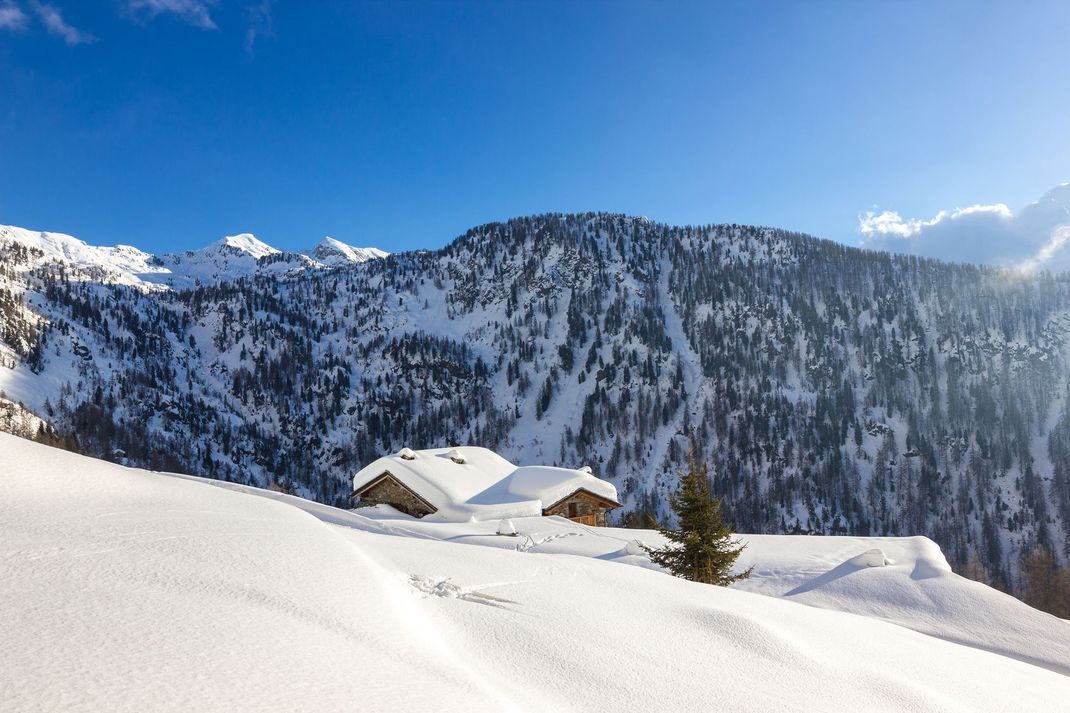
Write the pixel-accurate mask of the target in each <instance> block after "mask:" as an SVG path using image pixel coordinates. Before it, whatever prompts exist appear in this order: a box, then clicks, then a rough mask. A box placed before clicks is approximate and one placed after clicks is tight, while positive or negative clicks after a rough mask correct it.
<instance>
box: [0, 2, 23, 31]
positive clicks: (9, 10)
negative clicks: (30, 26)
mask: <svg viewBox="0 0 1070 713" xmlns="http://www.w3.org/2000/svg"><path fill="white" fill-rule="evenodd" d="M25 29H26V13H24V12H23V11H22V10H20V9H19V6H18V5H16V4H15V3H13V2H11V0H5V2H2V3H0V30H10V31H11V32H21V31H22V30H25Z"/></svg>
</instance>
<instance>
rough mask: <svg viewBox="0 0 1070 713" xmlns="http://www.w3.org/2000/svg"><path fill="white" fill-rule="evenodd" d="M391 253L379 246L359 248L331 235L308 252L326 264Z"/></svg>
mask: <svg viewBox="0 0 1070 713" xmlns="http://www.w3.org/2000/svg"><path fill="white" fill-rule="evenodd" d="M389 254H390V253H388V252H384V251H382V250H380V249H379V248H357V247H353V246H352V245H346V244H345V243H343V242H342V241H341V240H335V239H334V238H332V237H330V236H327V237H325V238H324V239H323V240H321V241H319V243H318V244H317V245H316V247H314V248H312V250H311V252H309V253H308V255H309V257H311V258H312V259H314V260H316V261H317V262H321V263H323V264H325V265H334V264H338V263H346V262H353V263H360V262H367V261H368V260H375V259H377V258H383V257H386V256H387V255H389Z"/></svg>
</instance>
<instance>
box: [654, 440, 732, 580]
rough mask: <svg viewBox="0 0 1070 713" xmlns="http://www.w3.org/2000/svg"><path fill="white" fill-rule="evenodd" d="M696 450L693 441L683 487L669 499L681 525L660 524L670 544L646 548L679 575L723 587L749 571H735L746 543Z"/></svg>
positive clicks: (682, 477) (658, 562)
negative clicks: (736, 534) (712, 488)
mask: <svg viewBox="0 0 1070 713" xmlns="http://www.w3.org/2000/svg"><path fill="white" fill-rule="evenodd" d="M695 451H696V448H695V447H694V445H692V447H691V449H690V451H689V452H688V456H687V472H686V473H682V474H681V475H680V487H679V488H677V490H676V492H674V493H673V495H672V497H671V498H670V501H669V502H670V503H671V504H672V508H673V510H674V511H675V512H676V516H677V518H678V519H679V523H680V529H678V530H672V529H669V528H667V527H664V526H659V527H658V531H659V532H660V533H661V534H662V535H664V536H665V538H666V539H668V540H669V544H668V545H666V546H665V547H661V548H657V549H655V548H647V552H648V553H649V554H650V561H651V562H653V563H654V564H657V565H660V566H662V567H664V568H665V569H667V570H669V572H671V573H672V574H674V575H676V576H677V577H682V578H684V579H690V580H691V581H692V582H702V583H703V584H716V585H719V586H722V587H724V586H727V585H729V584H731V583H732V582H737V581H739V580H741V579H745V578H746V577H748V576H749V575H750V569H747V570H745V571H743V572H739V573H736V574H733V573H732V565H734V564H735V562H736V560H737V559H738V558H739V555H740V553H741V552H742V551H743V548H744V547H746V545H743V544H740V542H739V541H738V540H734V539H733V538H732V528H731V526H730V525H729V524H728V523H726V522H725V520H724V513H723V512H722V510H721V500H720V499H719V498H715V497H713V495H712V493H711V492H710V479H709V474H708V472H707V469H706V464H705V463H703V462H701V461H700V460H699V459H698V458H697V456H696V455H695Z"/></svg>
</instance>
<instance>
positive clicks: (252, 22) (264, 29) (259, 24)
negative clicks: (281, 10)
mask: <svg viewBox="0 0 1070 713" xmlns="http://www.w3.org/2000/svg"><path fill="white" fill-rule="evenodd" d="M271 3H272V0H261V2H259V3H257V4H255V5H249V6H248V7H246V8H245V14H246V16H247V17H248V18H249V26H248V27H247V28H246V30H245V51H246V52H248V53H249V54H252V53H253V46H254V45H255V44H256V40H257V38H259V37H271V36H272V35H274V34H275V32H274V27H273V25H272V22H273V19H274V18H273V17H272V14H271Z"/></svg>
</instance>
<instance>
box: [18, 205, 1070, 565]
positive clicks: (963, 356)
mask: <svg viewBox="0 0 1070 713" xmlns="http://www.w3.org/2000/svg"><path fill="white" fill-rule="evenodd" d="M83 245H84V244H83ZM35 251H36V252H35ZM72 254H73V253H72ZM79 254H83V253H79ZM52 257H53V258H54V259H52V260H48V259H45V258H44V257H43V253H42V251H41V249H40V248H39V246H38V247H35V246H33V245H27V244H25V243H24V242H20V239H19V238H18V236H15V237H12V236H10V235H9V236H7V237H6V238H5V237H3V236H0V315H2V321H0V325H2V331H0V335H2V344H0V363H4V364H7V365H10V366H11V368H4V369H0V389H3V390H4V391H6V392H7V398H8V399H10V400H12V401H21V402H23V404H24V405H25V406H26V407H27V408H28V409H30V410H31V411H33V412H34V413H36V414H37V415H39V416H42V417H43V418H45V419H46V420H49V421H50V422H51V423H53V425H55V427H56V428H57V429H58V430H59V431H60V432H61V433H63V434H66V435H68V436H71V437H77V439H78V444H79V447H80V448H81V449H82V450H83V451H85V452H88V453H91V454H94V455H99V456H103V457H111V454H113V453H115V452H116V449H119V450H121V451H123V452H124V453H125V458H126V461H127V462H129V463H131V464H137V465H145V466H149V467H152V468H158V469H171V470H178V471H185V472H191V473H194V474H202V475H210V476H213V477H218V478H223V479H230V480H240V481H246V482H251V483H255V484H260V485H278V486H281V487H284V488H286V489H288V490H293V491H296V492H299V493H302V494H304V495H308V496H311V497H314V498H316V499H319V500H322V501H326V502H334V503H340V504H344V503H345V501H346V497H347V496H348V495H349V487H348V483H349V479H350V478H351V477H352V475H353V473H355V472H356V471H357V470H358V469H359V468H360V467H361V466H362V465H364V464H366V463H369V462H371V461H372V460H374V459H375V458H377V457H378V456H380V455H382V454H383V453H391V452H395V451H397V449H398V448H400V447H402V446H413V447H416V448H427V447H446V446H451V445H456V444H459V443H473V444H480V445H483V446H486V447H489V448H493V449H495V450H497V451H499V452H500V453H502V454H503V455H504V456H506V457H507V458H509V459H510V460H511V461H513V462H516V463H520V464H525V463H553V464H560V465H567V466H573V467H574V466H575V465H576V464H580V463H590V464H591V465H592V467H593V470H594V473H595V475H597V476H598V477H600V478H605V479H607V480H610V481H611V482H613V483H614V484H615V485H616V487H617V490H618V492H619V493H620V495H621V500H622V502H623V504H624V508H623V509H622V512H624V513H628V512H630V513H644V512H650V513H654V514H657V515H658V516H659V517H660V518H661V519H662V520H665V519H666V518H667V517H668V516H669V508H668V506H667V495H668V493H669V492H671V490H672V488H673V487H674V486H675V484H676V482H677V473H678V472H679V470H680V469H681V468H683V467H684V465H685V462H686V454H687V450H688V447H689V436H693V437H694V439H695V443H696V445H697V448H698V453H697V455H698V456H699V457H701V458H703V459H705V460H706V461H707V462H708V463H709V466H710V473H711V476H712V477H713V487H714V491H715V492H716V493H717V494H718V495H721V496H723V497H724V501H725V507H726V511H727V514H728V516H729V517H730V519H732V520H733V521H734V522H735V524H736V525H737V527H738V529H739V530H741V531H751V532H814V533H832V534H844V533H854V534H871V535H891V534H899V533H906V534H916V533H923V534H926V535H928V536H930V537H932V538H933V539H934V540H936V541H937V542H939V543H940V545H941V546H942V547H943V548H944V551H945V552H946V553H947V555H948V557H949V559H950V560H951V561H952V562H954V563H958V564H961V563H964V562H966V561H968V560H970V559H971V558H972V556H973V555H976V557H977V560H978V561H979V562H980V564H981V566H982V567H983V568H984V569H986V570H987V572H988V575H989V576H990V577H991V578H993V579H1004V580H1007V579H1010V580H1013V577H1014V572H1013V563H1014V562H1015V561H1016V558H1017V555H1016V553H1017V552H1018V551H1019V550H1020V549H1021V548H1022V547H1025V546H1029V545H1031V543H1033V542H1042V543H1046V544H1048V545H1049V546H1050V547H1051V548H1052V549H1053V550H1054V551H1055V552H1056V553H1057V554H1058V556H1059V557H1062V558H1065V554H1066V549H1065V548H1066V546H1067V542H1068V526H1070V412H1068V410H1067V401H1066V393H1067V386H1068V383H1067V375H1068V374H1070V364H1068V360H1067V357H1068V354H1067V344H1068V337H1070V282H1068V279H1067V278H1066V277H1065V276H1062V275H1058V276H1050V275H1039V276H1036V277H1023V276H1020V275H1015V274H1011V273H1007V272H1003V271H999V270H995V269H987V268H979V267H973V266H963V265H952V264H946V263H940V262H936V261H929V260H922V259H918V258H912V257H897V256H891V255H888V254H884V253H878V252H872V251H863V250H857V249H853V248H848V247H845V246H842V245H838V244H834V243H830V242H827V241H822V240H817V239H815V238H812V237H809V236H805V235H800V234H796V233H791V232H787V231H781V230H774V229H768V228H754V227H747V226H739V225H717V226H704V227H671V226H666V225H660V224H657V223H653V222H651V221H649V220H645V219H641V218H630V217H627V216H620V215H606V214H582V215H543V216H537V217H532V218H522V219H517V220H512V221H509V222H507V223H495V224H490V225H485V226H481V227H479V228H476V229H473V230H471V231H469V232H468V233H466V234H465V235H463V236H461V237H459V238H457V239H456V240H454V241H453V242H452V243H450V244H449V245H448V246H446V247H445V248H443V249H441V250H435V251H420V252H415V253H408V254H400V255H393V256H390V257H388V258H385V259H374V260H369V261H367V262H363V263H353V262H346V263H344V264H339V265H338V266H334V267H332V266H326V265H322V264H321V263H317V262H316V261H315V260H314V258H313V257H310V256H309V255H298V254H296V253H278V254H275V253H273V254H270V255H265V256H263V257H260V258H258V259H256V261H255V270H254V271H253V272H248V273H243V275H240V276H237V277H235V276H227V275H226V274H221V275H220V276H219V277H217V278H215V279H214V280H212V281H202V283H201V285H200V286H199V287H193V288H191V289H178V288H179V287H181V286H182V285H179V284H178V283H176V284H175V288H174V289H168V288H161V287H160V286H159V285H147V284H145V283H141V284H133V283H129V284H128V283H127V282H124V281H123V280H116V279H103V278H101V276H100V274H101V271H100V270H95V269H92V265H87V264H86V263H85V261H84V260H82V261H81V262H78V261H72V260H66V259H64V258H62V256H61V255H54V256H52ZM112 257H114V256H112ZM109 259H111V258H109ZM123 259H133V258H130V257H129V256H125V257H124V258H123ZM243 259H244V258H243ZM299 265H304V266H306V267H294V266H299ZM317 265H318V267H317ZM308 266H311V267H308ZM109 274H112V273H109ZM154 279H155V278H154ZM1008 562H1010V563H1012V565H1011V566H1010V567H1008Z"/></svg>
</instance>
